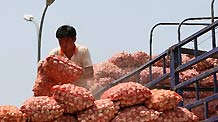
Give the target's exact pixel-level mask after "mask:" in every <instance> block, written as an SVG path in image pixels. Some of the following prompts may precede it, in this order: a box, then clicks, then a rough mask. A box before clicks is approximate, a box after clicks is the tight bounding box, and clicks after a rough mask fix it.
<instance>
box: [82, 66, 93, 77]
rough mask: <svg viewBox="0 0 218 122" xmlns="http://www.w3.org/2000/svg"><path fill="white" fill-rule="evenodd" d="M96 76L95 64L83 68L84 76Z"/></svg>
mask: <svg viewBox="0 0 218 122" xmlns="http://www.w3.org/2000/svg"><path fill="white" fill-rule="evenodd" d="M93 76H94V70H93V66H88V67H85V68H83V78H85V79H87V78H92V77H93Z"/></svg>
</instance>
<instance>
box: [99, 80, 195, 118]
mask: <svg viewBox="0 0 218 122" xmlns="http://www.w3.org/2000/svg"><path fill="white" fill-rule="evenodd" d="M101 99H110V100H112V101H113V102H114V103H119V105H120V109H119V112H118V114H117V115H116V117H115V118H114V119H113V120H112V122H127V121H131V122H139V121H143V122H157V121H158V122H159V121H160V122H189V121H192V122H197V121H198V117H197V116H195V115H194V114H193V113H191V112H190V111H188V110H187V109H185V108H181V107H178V103H179V102H180V101H182V97H181V96H179V95H178V94H177V93H176V92H174V91H169V90H157V89H154V90H149V89H148V88H146V87H144V86H142V85H141V84H138V83H134V82H127V83H120V84H118V85H116V86H114V87H112V88H110V89H108V90H107V91H105V92H104V93H103V95H102V96H101ZM178 112H180V113H178ZM175 115H177V116H175ZM166 116H168V117H166Z"/></svg>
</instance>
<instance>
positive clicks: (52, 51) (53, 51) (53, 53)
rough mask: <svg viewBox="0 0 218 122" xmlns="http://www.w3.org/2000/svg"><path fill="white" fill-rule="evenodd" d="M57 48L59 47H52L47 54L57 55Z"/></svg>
mask: <svg viewBox="0 0 218 122" xmlns="http://www.w3.org/2000/svg"><path fill="white" fill-rule="evenodd" d="M59 50H60V48H59V47H57V48H54V49H52V50H51V52H49V54H48V55H58V54H59Z"/></svg>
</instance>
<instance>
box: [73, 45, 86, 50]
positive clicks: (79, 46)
mask: <svg viewBox="0 0 218 122" xmlns="http://www.w3.org/2000/svg"><path fill="white" fill-rule="evenodd" d="M75 45H76V47H77V48H79V49H88V48H87V47H86V46H84V45H81V44H75Z"/></svg>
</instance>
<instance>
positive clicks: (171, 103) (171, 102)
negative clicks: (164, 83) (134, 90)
mask: <svg viewBox="0 0 218 122" xmlns="http://www.w3.org/2000/svg"><path fill="white" fill-rule="evenodd" d="M151 92H152V96H151V98H150V99H148V100H146V101H145V106H147V107H148V108H150V109H154V110H156V111H159V112H161V114H160V116H159V118H158V121H159V122H198V117H197V116H196V115H194V114H193V113H192V112H190V111H188V110H187V109H186V108H181V107H178V103H179V102H181V101H182V97H181V96H180V95H178V94H177V93H176V92H174V91H170V90H163V89H160V90H157V89H154V90H151Z"/></svg>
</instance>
